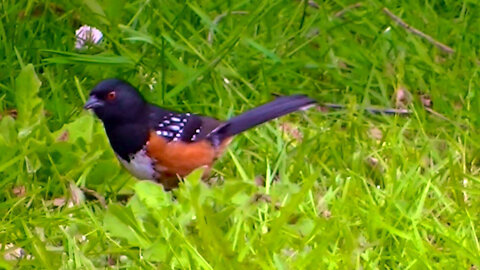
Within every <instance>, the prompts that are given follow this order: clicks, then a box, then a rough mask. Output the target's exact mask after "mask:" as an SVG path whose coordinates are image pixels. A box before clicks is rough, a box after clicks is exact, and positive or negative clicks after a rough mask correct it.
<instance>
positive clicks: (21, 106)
mask: <svg viewBox="0 0 480 270" xmlns="http://www.w3.org/2000/svg"><path fill="white" fill-rule="evenodd" d="M40 85H41V82H40V80H39V79H38V77H37V74H36V73H35V70H34V68H33V65H32V64H28V65H26V66H25V67H24V68H23V69H22V71H21V72H20V74H19V75H18V77H17V79H16V80H15V103H16V105H17V110H18V118H17V121H18V122H19V123H21V126H22V127H27V126H28V125H29V124H30V123H34V122H37V121H38V119H39V118H40V117H41V114H42V113H43V112H42V110H41V108H42V106H41V105H42V100H41V99H40V98H39V97H38V92H39V90H40ZM28 133H29V132H28Z"/></svg>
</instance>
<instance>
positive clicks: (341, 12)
mask: <svg viewBox="0 0 480 270" xmlns="http://www.w3.org/2000/svg"><path fill="white" fill-rule="evenodd" d="M362 5H363V4H362V3H361V2H358V3H355V4H352V5H349V6H347V7H345V8H344V9H342V10H340V11H338V12H337V13H335V17H338V18H340V17H342V16H343V15H344V14H345V13H347V12H348V11H350V10H352V9H355V8H359V7H361V6H362Z"/></svg>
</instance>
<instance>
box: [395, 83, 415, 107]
mask: <svg viewBox="0 0 480 270" xmlns="http://www.w3.org/2000/svg"><path fill="white" fill-rule="evenodd" d="M411 102H412V94H410V92H408V90H407V88H406V87H404V86H399V87H398V88H397V90H396V91H395V107H396V108H401V109H405V108H407V107H408V105H410V103H411Z"/></svg>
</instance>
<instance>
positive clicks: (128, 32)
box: [0, 0, 480, 269]
mask: <svg viewBox="0 0 480 270" xmlns="http://www.w3.org/2000/svg"><path fill="white" fill-rule="evenodd" d="M355 3H356V2H354V1H348V0H333V1H320V0H315V1H310V2H306V1H293V0H282V1H270V0H260V1H248V0H246V1H170V0H162V1H157V0H151V1H125V0H117V1H113V0H101V1H100V0H98V1H97V0H82V1H80V0H74V1H35V0H23V1H13V0H4V1H2V2H1V3H0V59H2V61H0V112H1V119H0V187H1V190H2V192H1V193H0V217H1V218H2V219H1V222H0V253H2V254H3V256H1V257H0V267H3V268H6V269H11V268H23V267H36V268H54V269H58V268H65V269H70V268H87V269H89V268H102V267H114V268H182V269H184V268H192V269H198V268H204V269H232V268H233V269H235V268H247V267H249V268H252V269H324V268H329V269H337V268H347V269H352V268H367V269H370V268H393V269H396V268H401V269H407V268H414V269H427V268H451V267H453V266H455V267H458V268H462V269H465V268H470V267H472V269H476V267H478V266H479V264H480V255H479V254H480V244H479V242H478V235H477V234H478V232H479V229H478V226H479V209H480V204H479V195H480V192H479V187H480V181H479V177H478V172H479V167H478V155H479V143H478V141H479V140H478V139H479V135H478V132H477V130H478V126H479V125H480V123H479V120H480V118H479V117H478V115H479V108H480V107H479V102H478V96H477V93H478V88H479V78H478V69H479V64H480V59H479V57H478V52H479V44H480V28H479V25H480V16H478V15H479V14H480V5H479V3H478V2H477V1H474V0H464V1H457V0H450V1H449V0H444V1H440V0H438V1H414V0H403V1H400V0H397V1H396V0H389V1H377V0H367V1H362V2H361V5H358V6H355V7H352V6H350V5H352V4H355ZM384 7H387V8H389V9H390V10H391V11H392V12H393V13H395V14H397V15H398V16H399V17H401V18H402V19H403V20H405V21H406V22H407V23H408V24H410V25H411V26H413V27H415V28H418V29H419V30H421V31H423V32H425V33H427V34H429V35H431V36H432V37H434V38H435V39H437V40H438V41H440V42H442V43H445V44H447V45H449V46H451V47H453V48H454V49H455V53H453V54H447V53H445V52H442V51H440V50H439V49H437V48H436V47H434V46H433V45H432V44H430V43H428V42H427V41H425V40H423V39H420V38H419V37H417V36H414V35H412V34H411V33H409V32H406V31H405V29H403V28H402V27H400V26H398V25H397V24H395V23H394V22H393V21H392V20H391V19H390V18H389V17H387V16H386V15H385V14H384V13H383V12H382V9H383V8H384ZM339 11H344V13H343V15H341V16H338V15H339V14H338V12H339ZM84 24H88V25H91V26H94V27H97V28H98V29H100V30H101V31H102V32H103V33H104V41H103V42H102V43H101V44H99V45H98V46H94V47H93V48H90V49H87V50H84V51H76V50H75V49H74V42H75V30H76V29H77V28H78V27H79V26H81V25H84ZM107 77H119V78H123V79H126V80H128V81H130V82H131V83H132V84H134V85H137V86H138V87H139V89H140V90H141V91H142V93H143V94H144V95H145V96H146V97H147V98H148V99H149V100H150V101H152V102H155V103H157V104H161V105H162V106H164V107H167V108H172V109H175V110H181V111H191V112H195V113H201V114H207V115H211V116H215V117H218V118H220V119H224V118H228V117H229V116H232V115H235V114H238V113H240V112H241V111H244V110H246V109H249V108H252V107H253V106H255V105H258V104H260V103H262V102H266V101H268V100H271V99H272V94H273V93H277V94H292V93H304V94H308V95H309V96H311V97H313V98H316V99H318V100H319V101H320V102H331V103H332V102H333V103H339V104H345V105H346V106H347V108H346V109H345V110H341V111H330V112H322V111H320V110H311V111H309V112H307V113H298V114H295V115H291V116H288V117H284V118H282V119H280V120H277V121H274V122H273V123H270V124H267V125H264V126H262V127H259V128H256V129H254V130H251V131H249V132H247V133H245V134H243V135H240V136H238V137H237V138H236V139H235V141H234V143H233V144H232V146H231V147H230V151H229V152H228V153H227V154H226V155H225V157H224V158H223V159H222V160H221V161H220V162H219V163H217V166H216V167H215V172H214V174H213V176H212V179H211V181H210V182H212V183H210V185H206V184H205V183H202V182H200V181H199V172H197V173H195V174H193V175H192V176H190V177H189V178H188V180H187V181H186V182H185V184H184V185H182V186H181V187H180V188H179V189H178V190H176V191H173V192H170V193H165V192H163V190H162V188H161V187H160V186H157V185H155V184H153V183H150V182H138V181H136V180H135V179H133V178H132V177H131V176H129V175H128V174H127V173H126V172H124V171H123V170H122V169H121V167H120V166H119V164H118V162H117V161H116V160H115V157H114V155H113V153H112V151H111V150H110V148H109V145H108V141H107V139H106V137H105V134H104V132H103V128H102V126H101V124H100V123H99V122H98V121H97V120H95V119H94V118H93V116H92V115H91V114H89V113H88V112H84V111H83V110H82V104H83V103H84V101H85V99H86V96H87V95H88V91H89V89H90V88H91V87H92V86H93V85H94V84H95V83H96V82H98V81H100V80H102V79H104V78H107ZM399 89H406V90H407V91H408V92H410V93H411V96H412V101H411V102H409V103H408V109H410V110H412V112H413V113H412V114H411V115H409V116H384V115H372V114H369V113H366V112H365V111H363V110H361V109H359V108H363V107H368V106H379V107H394V106H395V103H396V102H395V91H398V90H399ZM397 93H398V92H397ZM422 95H428V96H429V98H430V99H431V100H432V101H433V107H432V109H433V110H435V111H436V112H438V113H440V114H441V115H443V117H438V116H435V115H433V114H429V113H427V112H426V111H425V110H424V108H423V106H422V103H421V101H420V96H422ZM285 126H288V127H289V129H288V130H285V129H282V127H285ZM292 131H293V132H292ZM295 133H299V134H301V136H302V140H298V136H296V134H295ZM88 190H95V191H96V192H97V193H98V194H100V195H101V196H102V197H105V199H106V204H107V208H104V207H103V206H102V203H101V200H98V199H95V198H91V197H92V196H91V195H92V192H90V191H88ZM125 197H126V198H127V199H125ZM63 202H65V203H63ZM17 248H21V249H22V250H23V252H24V255H23V256H22V258H20V259H17V258H12V253H13V252H14V250H15V249H17Z"/></svg>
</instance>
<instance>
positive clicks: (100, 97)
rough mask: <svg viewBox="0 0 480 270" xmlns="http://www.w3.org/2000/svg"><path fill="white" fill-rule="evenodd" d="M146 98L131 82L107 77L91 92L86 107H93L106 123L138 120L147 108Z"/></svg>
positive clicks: (112, 123) (113, 123)
mask: <svg viewBox="0 0 480 270" xmlns="http://www.w3.org/2000/svg"><path fill="white" fill-rule="evenodd" d="M145 104H146V103H145V100H144V99H143V97H142V96H141V95H140V93H139V92H138V91H137V90H136V89H135V88H134V87H133V86H132V85H130V84H129V83H127V82H125V81H122V80H119V79H107V80H104V81H101V82H100V83H99V84H97V85H96V86H95V87H94V88H93V89H92V91H91V92H90V97H89V99H88V101H87V103H85V106H84V108H85V109H91V110H93V111H94V112H95V114H96V115H97V116H98V118H100V119H101V120H102V121H103V123H104V124H106V125H115V124H121V123H128V122H129V121H135V120H138V117H139V116H140V114H141V113H143V111H144V110H145V107H146V106H145Z"/></svg>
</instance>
